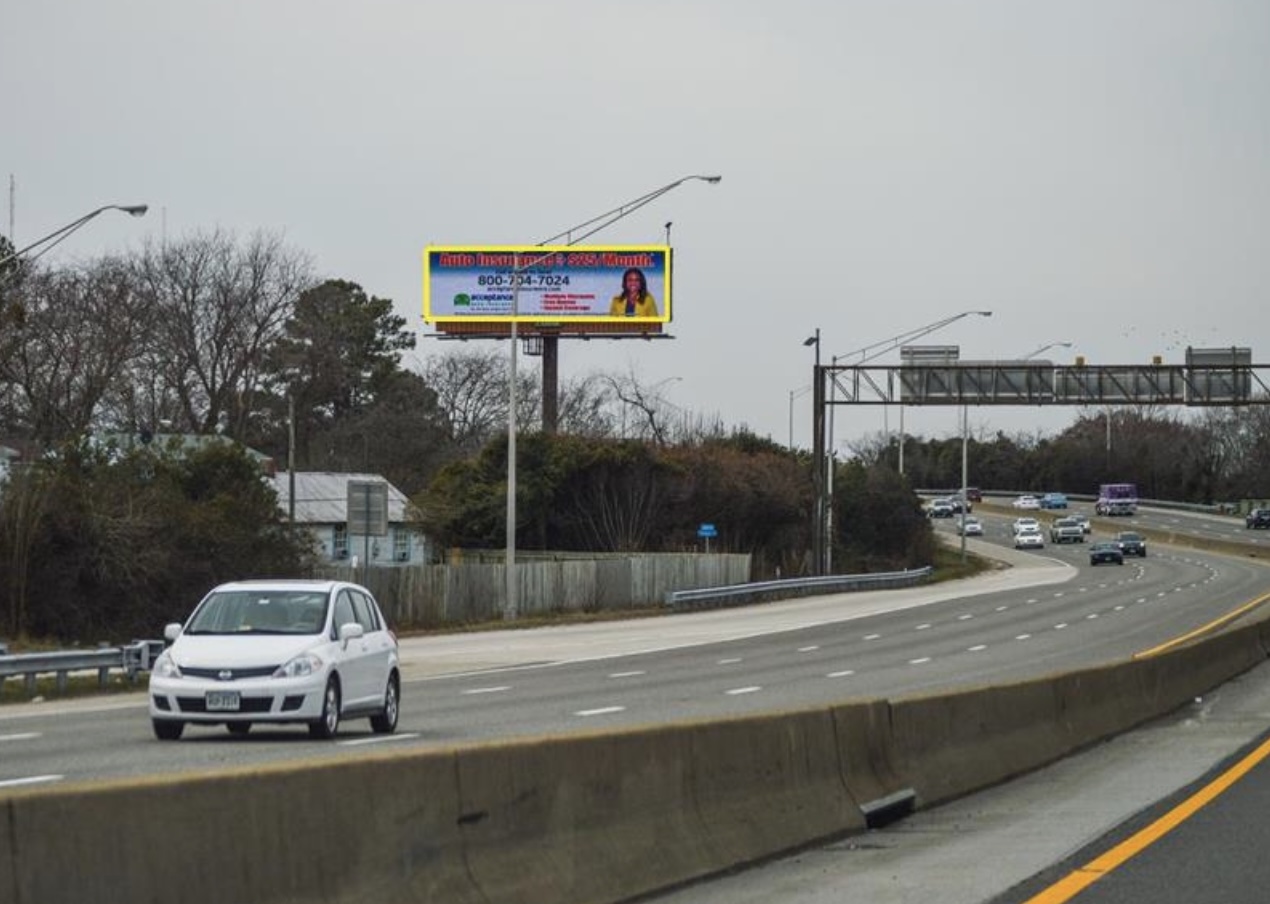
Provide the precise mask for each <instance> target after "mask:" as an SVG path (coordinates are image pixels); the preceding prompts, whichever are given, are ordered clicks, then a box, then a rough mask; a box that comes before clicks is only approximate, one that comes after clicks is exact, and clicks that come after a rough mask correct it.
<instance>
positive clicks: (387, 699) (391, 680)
mask: <svg viewBox="0 0 1270 904" xmlns="http://www.w3.org/2000/svg"><path fill="white" fill-rule="evenodd" d="M400 710H401V691H400V690H399V689H398V684H397V673H396V672H394V673H393V674H391V675H389V676H388V686H387V687H385V688H384V708H383V711H382V712H379V713H376V714H375V715H373V716H371V717H370V727H371V730H372V731H374V732H376V733H377V734H392V733H393V732H394V731H396V730H397V716H398V714H399V713H400Z"/></svg>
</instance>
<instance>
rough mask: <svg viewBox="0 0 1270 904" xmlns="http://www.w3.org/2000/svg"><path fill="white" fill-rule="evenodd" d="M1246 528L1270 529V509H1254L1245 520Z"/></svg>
mask: <svg viewBox="0 0 1270 904" xmlns="http://www.w3.org/2000/svg"><path fill="white" fill-rule="evenodd" d="M1244 527H1248V528H1270V509H1264V508H1258V509H1253V510H1252V511H1251V512H1249V513H1248V517H1246V518H1244Z"/></svg>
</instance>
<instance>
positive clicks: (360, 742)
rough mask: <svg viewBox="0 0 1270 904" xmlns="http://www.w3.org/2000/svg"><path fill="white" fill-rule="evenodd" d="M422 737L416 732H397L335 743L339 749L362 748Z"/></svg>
mask: <svg viewBox="0 0 1270 904" xmlns="http://www.w3.org/2000/svg"><path fill="white" fill-rule="evenodd" d="M419 737H422V735H421V734H420V733H419V732H417V731H407V732H399V733H397V734H390V735H376V736H375V737H373V738H349V739H348V740H347V741H336V744H337V745H339V746H340V747H364V746H366V745H367V744H395V743H397V742H398V741H413V740H414V739H415V738H419Z"/></svg>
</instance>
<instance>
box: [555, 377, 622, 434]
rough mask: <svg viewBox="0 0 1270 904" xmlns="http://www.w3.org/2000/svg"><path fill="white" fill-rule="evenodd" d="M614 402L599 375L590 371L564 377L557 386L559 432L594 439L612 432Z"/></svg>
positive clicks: (614, 421) (615, 413) (615, 421)
mask: <svg viewBox="0 0 1270 904" xmlns="http://www.w3.org/2000/svg"><path fill="white" fill-rule="evenodd" d="M615 402H616V399H615V397H614V395H613V392H612V390H611V389H610V387H609V384H608V381H607V380H606V379H605V378H604V377H603V376H600V375H596V374H591V375H588V376H584V377H579V378H576V379H572V380H567V381H565V384H564V386H562V387H561V390H560V432H561V433H568V434H571V435H573V436H589V437H592V438H594V439H600V438H604V437H612V436H616V435H617V424H618V417H617V409H616V406H615Z"/></svg>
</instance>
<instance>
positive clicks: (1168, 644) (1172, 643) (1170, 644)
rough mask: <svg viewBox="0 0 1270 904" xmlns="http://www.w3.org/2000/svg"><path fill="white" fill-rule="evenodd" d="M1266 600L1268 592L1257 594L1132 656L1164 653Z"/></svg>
mask: <svg viewBox="0 0 1270 904" xmlns="http://www.w3.org/2000/svg"><path fill="white" fill-rule="evenodd" d="M1266 600H1270V593H1267V594H1265V595H1264V596H1259V597H1257V598H1256V599H1255V600H1253V601H1252V602H1250V603H1244V604H1243V605H1242V606H1240V607H1239V608H1238V609H1235V610H1234V611H1233V612H1227V613H1226V614H1225V615H1223V616H1222V617H1221V618H1218V619H1215V620H1214V621H1211V622H1209V623H1208V624H1206V625H1201V626H1200V627H1198V628H1196V629H1195V630H1194V631H1190V632H1188V633H1186V634H1183V635H1182V636H1181V637H1175V638H1173V639H1172V640H1168V641H1165V642H1164V643H1162V644H1160V645H1159V646H1158V647H1152V648H1151V649H1149V650H1143V651H1142V652H1140V653H1134V654H1133V658H1134V659H1147V658H1148V657H1151V656H1158V655H1160V654H1161V653H1164V652H1167V651H1168V650H1171V649H1173V648H1174V647H1180V646H1181V645H1182V644H1184V643H1186V642H1187V641H1188V640H1194V639H1195V638H1196V637H1202V636H1204V635H1205V634H1208V633H1210V632H1212V631H1216V630H1217V629H1218V628H1220V627H1221V626H1222V625H1225V624H1228V623H1229V622H1232V621H1234V620H1235V619H1237V618H1239V616H1241V615H1244V614H1246V613H1248V612H1250V611H1252V610H1253V609H1255V608H1257V607H1258V606H1260V605H1261V604H1262V603H1264V602H1265V601H1266Z"/></svg>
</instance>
